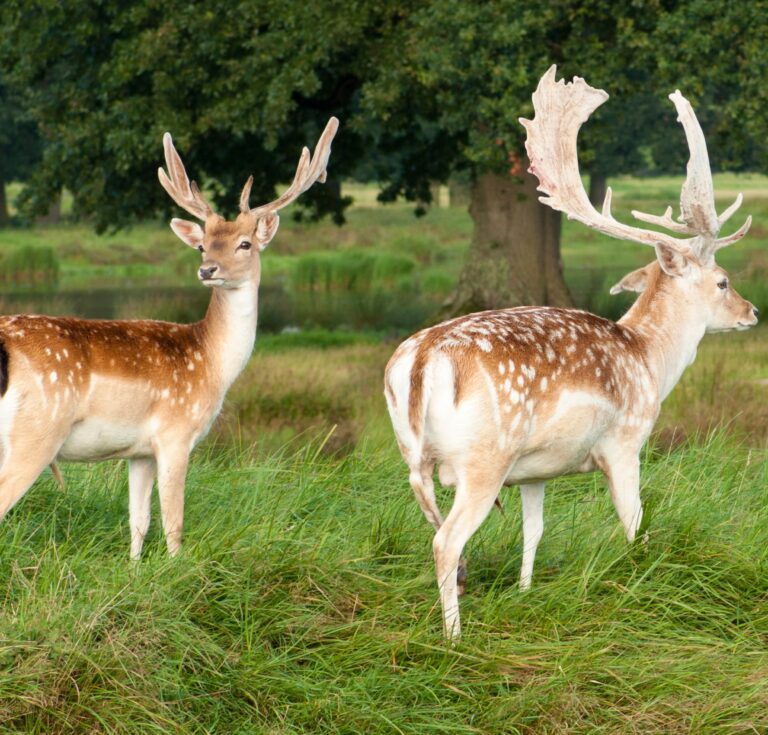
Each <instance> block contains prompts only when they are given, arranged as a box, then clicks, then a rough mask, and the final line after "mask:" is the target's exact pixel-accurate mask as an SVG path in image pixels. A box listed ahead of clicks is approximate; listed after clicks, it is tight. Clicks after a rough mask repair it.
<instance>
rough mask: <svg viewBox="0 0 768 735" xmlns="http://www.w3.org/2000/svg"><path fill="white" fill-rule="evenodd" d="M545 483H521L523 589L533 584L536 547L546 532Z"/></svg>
mask: <svg viewBox="0 0 768 735" xmlns="http://www.w3.org/2000/svg"><path fill="white" fill-rule="evenodd" d="M545 485H546V483H543V482H536V483H532V484H530V485H520V499H521V500H522V505H523V563H522V565H521V567H520V589H521V590H527V589H529V588H530V586H531V579H532V578H533V562H534V560H535V559H536V549H537V548H538V546H539V541H541V536H542V534H543V533H544V487H545Z"/></svg>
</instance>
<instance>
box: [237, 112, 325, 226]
mask: <svg viewBox="0 0 768 735" xmlns="http://www.w3.org/2000/svg"><path fill="white" fill-rule="evenodd" d="M338 129H339V121H338V119H337V118H335V117H332V118H331V119H330V120H328V124H327V125H326V126H325V130H323V134H322V135H321V136H320V139H319V140H318V141H317V145H316V146H315V152H314V153H313V154H312V156H311V158H310V155H309V148H304V149H303V150H302V151H301V157H300V158H299V165H298V166H297V167H296V174H295V175H294V177H293V183H292V184H291V185H290V186H289V187H288V189H286V191H285V192H284V193H283V194H282V195H281V196H279V197H278V198H277V199H275V200H274V201H272V202H270V203H269V204H263V205H261V206H260V207H254V208H253V209H251V212H252V213H253V214H255V215H256V216H257V217H261V216H263V215H265V214H272V213H274V212H277V211H278V210H280V209H282V208H283V207H286V206H288V205H289V204H290V203H291V202H292V201H294V200H295V199H297V198H298V197H299V196H300V195H301V194H303V193H304V192H305V191H306V190H307V189H309V187H310V186H312V184H314V183H315V182H316V181H319V182H321V183H323V182H324V181H325V176H326V167H327V166H328V159H329V157H330V155H331V142H332V141H333V137H334V135H336V131H337V130H338ZM241 206H242V200H241Z"/></svg>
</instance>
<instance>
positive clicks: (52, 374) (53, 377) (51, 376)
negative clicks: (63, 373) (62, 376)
mask: <svg viewBox="0 0 768 735" xmlns="http://www.w3.org/2000/svg"><path fill="white" fill-rule="evenodd" d="M58 379H59V376H58V375H57V374H56V371H55V370H52V371H51V375H50V381H51V384H53V383H55V382H56V381H57V380H58Z"/></svg>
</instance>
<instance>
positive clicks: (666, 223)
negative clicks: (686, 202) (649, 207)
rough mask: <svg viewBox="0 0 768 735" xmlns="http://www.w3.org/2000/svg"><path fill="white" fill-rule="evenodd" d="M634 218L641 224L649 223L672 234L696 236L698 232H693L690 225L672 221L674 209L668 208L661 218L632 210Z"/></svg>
mask: <svg viewBox="0 0 768 735" xmlns="http://www.w3.org/2000/svg"><path fill="white" fill-rule="evenodd" d="M632 216H633V217H634V218H635V219H639V220H640V221H641V222H648V223H649V224H652V225H659V227H664V228H665V229H667V230H671V231H672V232H678V233H680V234H681V235H695V234H696V232H695V231H694V230H692V229H691V228H690V227H688V225H684V224H682V223H680V222H675V220H673V219H672V207H667V209H666V211H665V212H664V214H663V215H662V216H661V217H657V216H656V215H653V214H646V213H645V212H639V211H638V210H636V209H633V210H632Z"/></svg>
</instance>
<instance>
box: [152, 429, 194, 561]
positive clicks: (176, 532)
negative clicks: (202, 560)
mask: <svg viewBox="0 0 768 735" xmlns="http://www.w3.org/2000/svg"><path fill="white" fill-rule="evenodd" d="M155 457H156V459H157V489H158V494H159V496H160V513H161V515H162V520H163V531H164V532H165V543H166V546H167V547H168V553H169V554H170V555H171V556H175V555H176V554H178V552H179V550H180V549H181V532H182V527H183V525H184V483H185V481H186V476H187V465H188V464H189V444H188V443H184V442H172V443H170V444H162V445H160V446H158V448H157V451H156V453H155Z"/></svg>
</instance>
